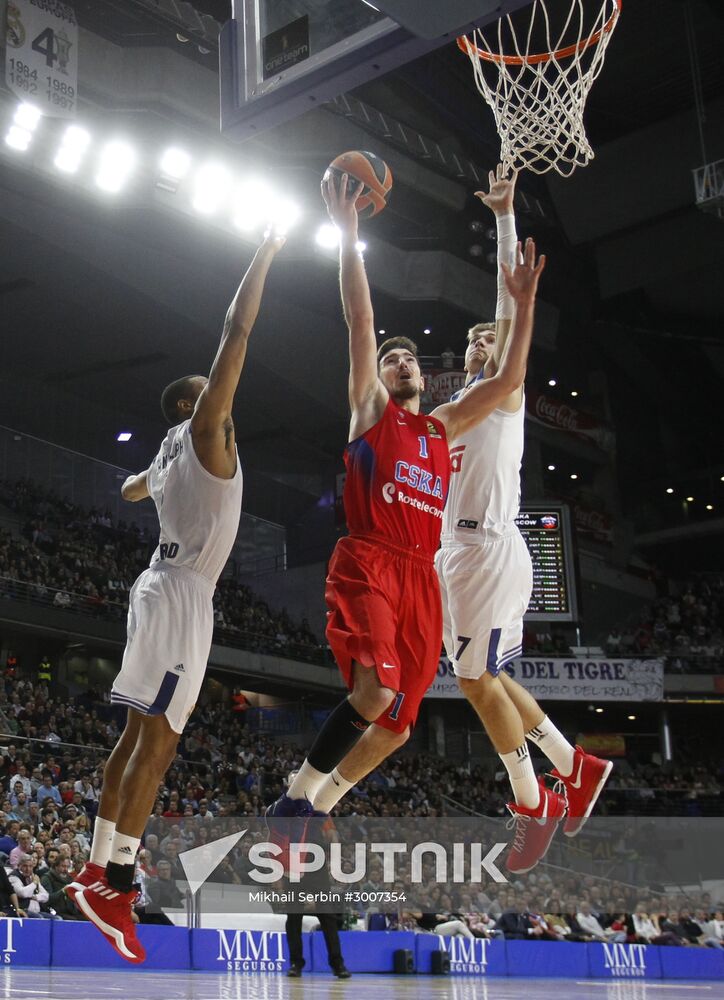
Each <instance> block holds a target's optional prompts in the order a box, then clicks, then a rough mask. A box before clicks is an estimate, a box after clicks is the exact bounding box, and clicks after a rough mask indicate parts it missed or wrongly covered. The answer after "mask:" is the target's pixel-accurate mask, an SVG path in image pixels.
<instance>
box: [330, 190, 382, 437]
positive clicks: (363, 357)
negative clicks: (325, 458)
mask: <svg viewBox="0 0 724 1000" xmlns="http://www.w3.org/2000/svg"><path fill="white" fill-rule="evenodd" d="M347 180H348V178H347V174H343V175H342V177H341V179H340V182H339V185H337V184H336V183H335V180H334V177H333V176H332V175H329V174H325V176H324V179H323V181H322V196H323V198H324V200H325V202H326V205H327V210H328V212H329V217H330V219H331V220H332V222H333V223H334V225H335V226H336V227H337V228H338V229H339V233H340V247H339V279H340V286H341V292H342V306H343V309H344V318H345V320H346V322H347V327H348V329H349V405H350V409H351V410H352V420H351V423H350V440H352V439H354V438H356V437H358V436H359V435H360V434H363V433H364V432H365V431H366V430H368V429H369V428H370V427H371V426H372V425H373V424H375V423H377V421H378V420H379V419H380V417H381V416H382V412H383V410H384V408H385V406H386V404H387V400H388V398H389V397H388V394H387V390H386V389H385V387H384V386H383V385H382V383H381V382H380V380H379V378H378V376H377V342H376V340H375V322H374V313H373V310H372V299H371V297H370V286H369V283H368V281H367V274H366V272H365V266H364V261H363V260H362V254H361V253H360V252H359V250H358V249H357V242H358V233H357V208H356V201H357V198H358V197H359V193H360V191H361V188H360V189H359V190H358V191H357V193H356V194H354V195H352V196H348V195H347Z"/></svg>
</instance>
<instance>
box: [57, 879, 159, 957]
mask: <svg viewBox="0 0 724 1000" xmlns="http://www.w3.org/2000/svg"><path fill="white" fill-rule="evenodd" d="M137 896H138V891H137V890H136V889H132V890H131V891H130V892H119V891H118V890H117V889H112V888H111V887H110V886H109V885H108V883H107V882H106V880H105V879H101V880H99V881H98V882H94V883H93V885H91V886H88V888H87V889H80V890H78V891H77V892H76V895H75V902H76V905H77V906H78V909H79V910H80V911H81V913H84V914H85V916H86V917H88V919H89V920H90V921H91V923H93V924H95V925H96V927H97V928H98V930H99V931H100V932H101V934H102V935H103V937H104V938H105V939H106V941H107V942H108V943H109V945H110V946H111V947H112V948H114V949H115V950H116V951H117V952H118V954H119V955H120V956H121V958H125V960H126V961H127V962H132V963H133V964H134V965H137V964H138V963H139V962H144V961H145V959H146V950H145V948H144V947H143V945H142V944H141V942H140V941H139V940H138V938H137V937H136V925H135V924H134V923H133V919H132V918H131V912H132V909H131V907H132V906H133V903H134V901H135V899H136V897H137Z"/></svg>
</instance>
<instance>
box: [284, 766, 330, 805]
mask: <svg viewBox="0 0 724 1000" xmlns="http://www.w3.org/2000/svg"><path fill="white" fill-rule="evenodd" d="M328 777H329V775H328V774H324V773H323V772H322V771H318V770H317V769H316V767H312V765H311V764H310V763H309V761H308V760H305V761H304V763H303V764H302V766H301V767H300V768H299V770H298V771H297V776H296V777H295V779H294V781H292V783H291V785H290V786H289V788H288V789H287V795H288V796H289V798H290V799H304V798H307V799H309V801H310V802H314V797H315V795H316V794H317V792H318V791H319V790H320V788H321V787H322V785H323V784H324V783H325V781H326V780H327V778H328Z"/></svg>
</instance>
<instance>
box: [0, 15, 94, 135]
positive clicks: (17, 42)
mask: <svg viewBox="0 0 724 1000" xmlns="http://www.w3.org/2000/svg"><path fill="white" fill-rule="evenodd" d="M5 38H6V43H7V48H6V52H5V82H6V83H7V85H8V87H9V88H10V90H12V92H13V93H14V94H15V96H16V97H18V98H19V99H20V100H21V101H27V102H28V103H30V104H33V105H35V107H36V108H38V109H39V110H40V111H41V112H42V113H43V114H44V115H53V116H55V117H58V118H73V117H74V116H75V113H76V106H77V99H78V24H77V22H76V19H75V11H74V10H73V8H72V7H70V6H68V4H67V3H61V0H8V5H7V14H6V32H5Z"/></svg>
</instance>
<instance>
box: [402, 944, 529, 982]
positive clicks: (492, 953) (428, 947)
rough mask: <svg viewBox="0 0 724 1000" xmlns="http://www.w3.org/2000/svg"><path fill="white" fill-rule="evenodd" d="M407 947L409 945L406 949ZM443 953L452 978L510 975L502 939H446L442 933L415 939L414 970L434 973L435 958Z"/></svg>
mask: <svg viewBox="0 0 724 1000" xmlns="http://www.w3.org/2000/svg"><path fill="white" fill-rule="evenodd" d="M405 947H407V946H405ZM437 951H442V952H444V954H445V955H447V957H448V959H449V960H450V974H451V975H453V976H507V975H509V971H508V962H507V957H506V942H505V941H504V940H502V939H500V938H498V939H490V938H473V939H472V940H471V939H470V938H466V937H463V936H461V935H455V936H454V937H443V936H442V935H440V934H417V935H416V937H415V968H416V970H417V971H418V972H420V973H431V972H432V971H433V970H432V956H433V954H434V953H435V952H437Z"/></svg>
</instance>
